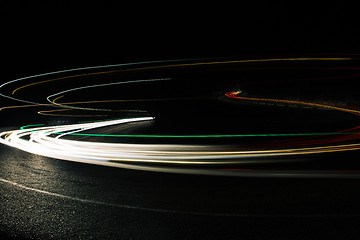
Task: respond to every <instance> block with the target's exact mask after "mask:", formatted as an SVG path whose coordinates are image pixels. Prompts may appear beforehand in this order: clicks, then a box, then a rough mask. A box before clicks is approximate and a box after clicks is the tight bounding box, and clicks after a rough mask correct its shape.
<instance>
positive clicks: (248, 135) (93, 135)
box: [20, 119, 360, 138]
mask: <svg viewBox="0 0 360 240" xmlns="http://www.w3.org/2000/svg"><path fill="white" fill-rule="evenodd" d="M113 120H115V119H113ZM99 121H103V120H99ZM86 122H98V121H86ZM82 123H84V122H82ZM44 125H45V124H32V125H25V126H22V127H20V129H21V130H24V129H25V128H29V127H39V126H44ZM52 134H57V135H60V134H64V133H61V132H57V133H52ZM350 134H360V132H333V133H269V134H207V135H159V134H96V133H68V134H66V135H72V136H88V137H122V138H124V137H131V138H132V137H135V138H239V137H293V136H294V137H296V136H327V135H350Z"/></svg>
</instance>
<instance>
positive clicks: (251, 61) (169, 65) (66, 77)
mask: <svg viewBox="0 0 360 240" xmlns="http://www.w3.org/2000/svg"><path fill="white" fill-rule="evenodd" d="M352 59H353V58H348V57H346V58H339V57H338V58H323V57H322V58H269V59H247V60H231V61H213V62H197V63H179V64H168V65H160V66H150V67H141V68H128V69H118V70H109V71H101V72H92V73H83V74H75V75H71V76H65V77H59V78H54V79H48V80H44V81H39V82H34V83H29V84H26V85H23V86H21V87H18V88H16V89H14V90H13V91H12V93H11V94H12V95H14V94H15V93H16V92H17V91H19V90H20V89H24V88H27V87H30V86H34V85H38V84H42V83H48V82H54V81H59V80H64V79H69V78H75V77H84V76H93V75H100V74H108V73H115V72H127V71H141V70H152V69H161V68H174V67H186V66H201V65H215V64H232V63H253V62H273V61H344V60H352Z"/></svg>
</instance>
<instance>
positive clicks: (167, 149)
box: [0, 117, 360, 173]
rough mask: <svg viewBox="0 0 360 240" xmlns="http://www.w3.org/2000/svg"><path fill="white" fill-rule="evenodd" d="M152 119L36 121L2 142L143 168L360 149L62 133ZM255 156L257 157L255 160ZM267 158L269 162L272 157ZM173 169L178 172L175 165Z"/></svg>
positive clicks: (56, 154)
mask: <svg viewBox="0 0 360 240" xmlns="http://www.w3.org/2000/svg"><path fill="white" fill-rule="evenodd" d="M150 120H153V118H152V117H143V118H130V119H118V120H110V121H102V122H93V123H81V124H71V125H60V126H52V127H36V125H33V126H32V127H31V126H30V127H29V126H27V127H23V128H22V129H20V130H15V131H8V132H3V133H1V134H0V142H1V143H4V144H6V145H9V146H12V147H16V148H18V149H21V150H23V151H26V152H30V153H33V154H38V155H42V156H46V157H52V158H58V159H63V160H69V161H76V162H82V163H92V164H98V165H106V166H112V167H121V168H131V169H134V168H135V169H136V168H140V169H141V168H142V167H139V166H129V164H130V165H131V164H134V163H142V164H153V163H156V164H166V165H167V166H169V165H174V166H179V165H184V164H185V165H187V166H189V165H202V166H204V165H214V164H215V165H229V164H230V165H231V164H239V163H246V162H247V163H249V162H252V161H254V162H256V161H257V159H256V158H259V157H261V158H265V160H266V158H267V157H271V156H290V155H304V154H316V153H324V152H336V151H349V150H356V149H360V143H355V144H342V145H330V146H322V147H307V148H293V149H275V150H255V151H239V150H232V151H231V150H224V148H223V147H224V146H212V145H186V144H127V143H102V142H88V141H79V140H68V139H62V137H64V136H66V135H68V134H75V133H78V132H81V131H85V130H90V129H95V128H100V127H104V126H111V125H118V124H126V123H130V122H140V121H150ZM60 132H62V134H61V135H59V134H57V136H56V137H53V136H52V135H53V134H54V133H60ZM253 158H254V160H252V159H253ZM266 161H269V162H270V161H271V160H266ZM163 167H164V166H160V167H155V166H150V169H152V170H153V171H155V170H156V169H157V168H159V170H160V171H163V170H162V168H163ZM145 168H146V167H145ZM147 168H149V166H147ZM167 168H169V167H167ZM203 170H204V169H198V170H196V169H192V170H191V171H190V172H191V173H196V171H200V172H201V171H203ZM171 171H172V172H176V168H174V169H172V170H171ZM212 171H214V170H212ZM179 172H184V169H179Z"/></svg>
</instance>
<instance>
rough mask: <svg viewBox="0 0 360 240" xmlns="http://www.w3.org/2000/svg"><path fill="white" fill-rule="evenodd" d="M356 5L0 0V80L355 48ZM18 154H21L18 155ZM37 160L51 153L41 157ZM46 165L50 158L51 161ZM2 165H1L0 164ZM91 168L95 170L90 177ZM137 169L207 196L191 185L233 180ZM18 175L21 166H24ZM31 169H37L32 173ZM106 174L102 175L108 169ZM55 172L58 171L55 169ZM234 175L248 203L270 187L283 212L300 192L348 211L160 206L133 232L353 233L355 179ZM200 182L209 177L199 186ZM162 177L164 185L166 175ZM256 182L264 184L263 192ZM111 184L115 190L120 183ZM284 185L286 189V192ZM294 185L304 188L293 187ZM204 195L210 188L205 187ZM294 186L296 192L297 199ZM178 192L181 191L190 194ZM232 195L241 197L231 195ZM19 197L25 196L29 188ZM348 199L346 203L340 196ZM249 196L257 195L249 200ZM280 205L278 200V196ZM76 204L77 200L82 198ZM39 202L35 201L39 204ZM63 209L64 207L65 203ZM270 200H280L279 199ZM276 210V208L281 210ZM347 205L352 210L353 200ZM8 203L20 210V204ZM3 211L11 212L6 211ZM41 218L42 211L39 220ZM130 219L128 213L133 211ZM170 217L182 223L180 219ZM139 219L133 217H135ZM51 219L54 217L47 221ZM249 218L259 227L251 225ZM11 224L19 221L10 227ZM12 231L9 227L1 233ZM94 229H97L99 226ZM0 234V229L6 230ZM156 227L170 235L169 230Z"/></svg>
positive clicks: (299, 236)
mask: <svg viewBox="0 0 360 240" xmlns="http://www.w3.org/2000/svg"><path fill="white" fill-rule="evenodd" d="M356 10H357V8H356V7H355V6H351V5H348V4H347V3H346V2H344V1H337V2H336V3H332V2H326V3H324V4H320V3H317V4H314V3H313V2H300V1H296V2H294V1H284V2H280V1H276V2H275V1H268V2H265V1H248V2H245V1H239V2H231V3H230V2H224V1H222V2H221V3H220V2H217V1H203V2H196V3H195V2H194V1H176V2H174V1H169V2H167V3H154V2H151V1H147V2H145V1H130V2H127V1H117V2H112V1H97V2H94V1H57V0H53V1H12V0H8V1H2V2H1V3H0V21H1V29H0V31H1V32H0V38H1V45H0V49H1V54H0V56H1V59H2V65H1V78H0V82H1V83H2V82H5V81H9V80H13V79H16V78H19V77H25V76H29V75H33V74H38V73H44V72H50V71H56V70H62V69H68V68H76V67H86V66H93V65H104V64H116V63H127V62H138V61H150V60H163V59H179V58H204V57H210V58H212V57H229V58H233V57H241V58H242V57H268V56H271V57H274V56H280V57H281V56H308V55H312V54H314V55H316V54H331V55H336V54H356V53H359V50H360V44H359V40H360V34H359V31H358V22H359V21H358V18H357V15H356ZM0 103H1V106H3V105H7V104H8V103H7V102H6V101H5V100H0ZM0 123H1V122H0ZM5 159H8V160H9V161H15V160H16V161H18V160H17V158H16V159H15V158H14V159H15V160H11V159H12V158H5ZM19 159H23V158H20V157H19ZM23 161H26V159H25V160H23ZM46 161H49V162H51V161H50V160H46ZM20 163H21V162H20ZM4 164H5V163H4ZM55 164H58V163H57V162H55ZM61 164H64V165H65V166H71V167H69V169H72V166H73V165H72V164H71V163H67V162H65V163H63V162H60V163H59V169H60V170H59V171H58V172H59V173H60V174H61V173H62V172H63V169H62V165H61ZM29 165H31V164H29ZM75 165H76V164H75ZM9 166H11V165H9ZM25 166H27V165H25ZM76 166H77V165H76ZM81 167H84V166H81ZM85 168H86V169H89V171H90V172H91V173H92V171H93V172H95V173H96V174H99V175H100V177H98V178H99V179H105V180H104V181H106V179H107V177H108V175H109V174H108V173H109V172H110V173H112V172H113V173H112V174H113V175H116V176H117V177H119V180H118V181H115V183H116V182H120V181H123V175H120V176H118V175H117V174H118V170H114V169H105V168H104V169H103V172H101V171H98V168H96V167H94V166H85ZM82 169H83V168H82ZM56 170H58V168H56ZM3 171H4V172H5V173H6V174H8V171H7V170H6V169H4V170H3ZM119 171H120V170H119ZM73 173H74V175H75V176H78V175H79V176H80V178H81V179H82V175H86V176H87V175H88V174H87V172H86V171H85V172H84V170H83V171H78V169H75V170H74V171H73ZM96 174H95V176H96V177H95V178H96V179H97V175H96ZM131 174H133V173H131ZM131 174H129V176H130V177H129V181H128V182H130V183H132V182H133V181H134V179H133V175H131ZM139 174H140V175H141V176H142V177H143V178H139V180H138V182H135V183H139V184H138V185H141V184H143V182H144V180H143V179H150V180H151V181H155V182H160V183H163V182H164V183H167V181H168V179H169V178H175V180H174V181H173V182H176V183H177V184H179V185H180V186H186V187H184V190H183V191H185V192H187V191H194V192H195V190H192V188H191V187H193V186H194V185H193V182H197V185H195V188H194V189H202V190H201V191H200V192H199V193H196V192H195V193H196V194H197V195H198V196H200V197H204V196H207V195H206V194H205V195H202V194H201V193H202V191H205V192H206V191H207V190H206V189H207V188H206V187H205V188H204V186H210V187H208V188H209V189H211V186H215V187H217V186H218V185H219V186H223V185H226V183H227V182H233V179H230V178H229V179H223V181H222V182H221V181H217V179H215V180H214V179H210V178H200V177H191V178H190V180H189V179H188V178H187V177H185V176H176V175H175V176H166V179H167V180H165V181H164V180H163V179H162V177H163V176H164V175H156V176H153V174H151V173H139ZM142 174H143V175H146V176H143V175H142ZM25 176H27V175H26V174H25ZM39 176H40V177H43V175H42V174H39ZM110 176H112V175H111V174H110ZM125 176H127V175H125ZM50 177H52V176H50ZM55 177H57V175H55V176H54V178H55ZM178 178H179V179H185V180H186V179H187V180H186V181H188V182H185V184H180V183H181V181H180V180H179V179H178ZM59 179H61V178H60V177H59ZM154 179H155V180H154ZM283 180H285V181H283ZM236 181H237V182H236V183H239V184H238V185H237V184H234V185H233V186H234V189H235V190H236V189H237V188H236V186H238V188H240V187H241V186H242V185H241V184H243V185H245V188H246V189H248V190H247V191H248V194H249V196H250V197H248V199H249V202H252V200H251V199H252V196H255V197H254V199H257V201H260V203H261V204H258V205H260V206H267V205H266V204H267V203H268V202H269V201H268V200H267V198H266V196H272V197H273V196H274V195H275V196H278V195H279V196H284V197H283V198H280V200H279V201H275V200H276V199H277V198H274V197H273V198H270V199H273V202H274V205H275V206H278V205H276V204H277V203H278V202H282V201H288V202H287V203H289V204H288V206H293V205H294V202H295V203H296V204H295V205H296V208H292V209H291V211H293V210H294V209H300V210H301V206H302V207H303V208H306V207H307V206H311V203H313V202H311V201H310V203H307V205H306V204H304V203H303V202H304V201H303V198H304V199H307V198H311V199H315V200H316V201H317V203H318V204H315V205H314V208H316V207H317V206H322V205H323V203H322V202H321V200H323V199H325V200H328V201H330V204H328V205H326V204H324V205H323V206H324V208H326V209H327V210H329V209H330V210H332V207H331V206H339V209H340V210H341V209H343V208H342V207H343V206H345V207H344V208H345V209H346V210H348V211H347V212H345V213H346V214H349V213H350V216H345V217H344V216H343V217H337V216H334V217H332V218H330V219H329V218H325V217H324V218H322V217H319V218H317V217H314V218H311V217H308V218H301V217H299V218H296V219H295V220H294V219H292V220H291V221H290V220H289V219H288V218H278V219H275V220H274V219H273V218H271V217H264V218H261V219H260V220H259V219H255V218H241V220H237V221H233V219H230V220H228V221H225V222H224V221H222V219H215V218H206V217H204V218H201V217H198V218H197V217H195V218H188V217H187V216H180V217H178V216H177V215H176V216H175V217H176V219H175V220H174V216H172V215H169V216H166V217H164V219H165V220H163V219H161V221H160V220H158V221H157V220H156V217H155V218H149V222H150V223H151V224H150V225H151V226H150V227H149V229H147V230H146V231H143V229H141V232H139V234H141V233H142V232H144V234H146V233H152V234H153V233H154V234H155V235H151V236H153V238H156V233H157V232H158V228H159V226H160V225H159V224H158V223H162V224H163V223H164V222H166V223H167V224H168V225H169V226H170V227H169V228H168V229H175V230H176V231H177V232H175V233H174V235H176V234H177V235H178V236H180V237H179V238H182V239H186V237H187V236H188V235H187V233H189V236H191V233H192V232H195V235H193V236H198V239H201V238H202V237H203V236H204V235H202V234H203V233H204V232H207V231H205V230H201V229H200V230H196V229H195V228H196V227H197V226H204V229H205V225H206V226H207V225H208V224H209V226H210V227H209V226H207V227H208V229H213V231H210V232H209V233H208V234H207V235H206V236H207V238H210V237H212V235H211V234H213V233H214V232H216V233H217V234H218V235H215V236H213V238H219V239H221V238H222V237H224V238H226V237H228V238H229V239H234V238H235V237H234V235H235V234H236V236H237V234H238V233H239V234H240V233H241V232H242V231H243V232H244V233H245V235H244V236H245V237H246V236H247V237H248V238H254V236H255V237H257V238H259V239H261V238H262V237H263V238H265V239H266V238H270V239H271V238H274V239H275V238H277V237H278V236H279V235H281V232H285V233H284V235H286V237H284V238H283V239H289V236H291V238H293V239H296V238H297V239H310V238H311V236H314V234H315V236H320V238H321V236H322V237H324V238H327V239H328V238H329V237H331V234H332V233H333V232H336V233H338V234H337V235H336V236H337V237H339V238H341V236H344V234H345V236H347V237H349V236H352V237H354V238H356V237H357V235H358V224H357V223H358V217H356V216H354V217H352V216H351V213H352V211H353V209H354V208H353V207H354V206H358V201H357V199H359V197H358V190H357V189H358V181H351V182H350V180H349V181H345V180H341V181H338V180H328V179H323V180H319V181H315V185H314V182H313V179H310V180H305V185H303V183H304V182H303V181H302V180H298V179H296V180H291V181H289V180H288V179H280V180H279V179H272V180H271V179H270V180H268V179H253V180H249V179H237V180H236ZM170 182H171V181H170ZM209 182H210V183H212V184H213V185H209ZM125 183H127V182H125ZM171 183H172V182H171ZM155 185H156V184H155ZM169 186H170V187H172V185H171V184H170V183H169ZM189 186H190V187H189ZM254 186H255V187H254ZM334 186H335V187H334ZM117 187H118V186H117ZM170 187H168V188H167V187H166V188H164V189H169V188H170ZM119 188H120V187H119ZM254 188H258V189H260V190H259V192H260V193H262V194H263V195H261V194H260V195H257V194H258V193H257V192H256V191H253V189H254ZM160 189H162V188H160ZM174 189H176V190H177V189H180V188H179V187H178V188H174ZM204 189H205V190H204ZM263 189H266V191H265V194H264V193H263V192H264V190H263ZM284 189H285V191H284ZM308 189H309V190H308ZM174 191H175V190H174ZM224 191H225V192H231V191H227V190H224ZM272 191H273V192H274V193H273V192H272ZM89 192H90V190H89ZM115 192H116V191H115ZM119 192H120V193H121V191H119ZM268 192H269V193H268ZM284 192H285V193H284ZM288 192H290V193H289V194H288V195H286V193H288ZM303 192H304V193H307V195H306V194H302V193H303ZM116 193H117V192H116ZM166 193H167V192H166ZM27 194H29V195H31V193H22V192H18V191H16V192H15V193H14V196H18V197H12V196H13V195H10V194H9V196H10V197H8V195H6V196H5V195H4V198H6V199H8V198H9V199H11V201H10V200H9V201H8V202H7V203H8V205H10V203H12V202H14V201H15V203H16V204H17V202H19V205H21V201H22V198H23V197H24V196H25V197H26V196H27ZM209 195H210V196H211V194H210V193H209ZM299 195H301V196H303V198H298V196H299ZM174 196H177V195H174ZM186 196H190V194H188V195H186ZM237 196H238V198H239V199H242V196H241V195H237ZM259 196H260V197H259ZM261 196H265V197H261ZM289 196H290V197H289ZM293 196H294V197H293ZM354 196H355V197H354ZM225 197H226V196H225ZM204 198H205V197H204ZM29 199H30V200H29V201H31V199H32V196H30V197H29ZM229 199H231V198H229ZM274 199H275V200H274ZM40 200H41V201H39V204H44V205H46V206H47V204H48V203H49V201H48V199H47V198H46V197H44V200H42V199H40ZM295 200H296V201H295ZM349 200H350V204H349V205H347V204H348V202H347V201H349ZM331 201H332V202H331ZM343 203H344V204H343ZM16 204H14V209H17V208H16V206H17V205H16ZM256 204H257V202H255V204H254V205H256ZM79 205H81V204H79ZM284 205H285V206H286V204H284ZM4 206H7V205H4ZM58 206H59V208H58V209H55V210H54V209H53V207H52V208H50V207H49V209H51V211H53V212H59V215H61V213H62V211H63V206H65V205H64V204H59V205H58ZM269 206H271V204H269ZM299 206H300V208H299ZM77 207H78V206H77V205H74V206H73V208H74V209H77ZM80 207H82V208H86V206H80ZM89 208H90V207H89ZM4 209H5V207H4ZM10 209H11V208H10ZM39 209H42V208H41V206H40V207H39ZM69 209H70V210H72V208H71V207H69ZM270 209H271V208H270ZM274 209H275V210H276V209H278V208H274ZM279 209H282V208H281V207H279ZM70 210H69V212H70ZM286 210H287V209H285V210H284V211H285V212H286ZM300 210H299V211H300ZM335 210H337V209H335ZM355 210H356V211H357V212H358V207H356V208H355ZM18 211H19V212H20V211H21V209H20V210H18ZM87 211H89V210H88V209H85V210H83V212H87ZM93 211H94V212H95V215H94V216H97V215H96V214H97V213H99V214H100V212H99V211H97V210H96V209H95V210H93ZM24 212H25V213H27V212H29V211H24ZM80 212H81V211H80ZM90 212H91V211H90ZM335 212H336V211H335ZM7 213H9V214H12V212H9V211H8V212H7ZM116 213H117V212H116ZM63 214H64V215H66V214H65V213H63ZM121 214H123V213H121ZM121 214H118V215H119V216H120V215H121ZM141 214H142V213H140V214H138V215H135V216H136V220H137V219H140V220H137V221H140V223H141V224H142V223H143V222H145V221H146V219H145V218H144V217H143V215H141ZM28 215H29V216H30V217H29V219H32V217H33V216H32V215H31V212H29V213H28ZM78 215H79V218H74V219H75V220H71V218H72V217H71V215H69V216H68V218H69V222H71V221H73V222H75V223H77V220H78V219H82V218H83V215H81V214H80V213H79V214H78ZM115 215H116V214H114V216H115ZM116 216H117V215H116ZM121 216H123V215H121ZM5 218H6V217H4V219H5ZM132 218H134V219H135V217H133V216H130V217H129V219H132ZM39 219H41V218H39ZM168 219H169V220H168ZM344 219H345V220H346V221H345V220H344ZM70 220H71V221H70ZM105 220H107V221H109V222H110V223H113V224H114V225H116V224H115V223H116V221H117V220H118V219H115V220H116V221H113V220H114V218H109V219H105ZM51 221H52V220H51ZM51 221H50V220H49V222H51ZM54 221H55V220H54ZM92 221H94V222H91V224H90V226H96V225H98V222H97V219H95V217H93V219H92ZM24 222H25V221H24ZM55 222H56V221H55ZM79 222H80V221H79ZM84 222H86V221H84ZM89 222H90V221H89ZM100 222H104V221H100ZM134 222H136V221H135V220H134ZM131 223H132V221H130V222H129V223H128V224H127V225H125V228H126V229H130V230H127V231H129V232H131V231H132V230H131V229H132V227H133V226H131ZM178 223H182V224H184V225H183V226H181V225H178ZM185 223H188V224H185ZM141 224H139V226H142V225H141ZM40 225H41V226H43V225H45V224H40ZM110 225H111V224H110ZM227 225H228V226H227ZM49 226H53V225H49ZM54 226H57V225H56V224H54ZM188 226H192V227H193V228H194V229H195V230H194V229H192V228H188ZM238 226H245V227H244V229H243V230H237V231H234V230H233V229H235V228H237V227H238ZM259 226H260V228H259V229H260V230H258V227H259ZM289 226H290V227H289ZM19 228H23V227H22V226H20V227H19ZM139 229H140V228H139ZM163 229H167V228H163ZM224 229H225V231H224ZM239 229H240V228H239ZM264 229H265V230H264ZM15 230H16V228H15ZM15 230H13V229H10V230H9V232H11V231H15ZM35 230H36V229H35ZM35 230H34V231H35ZM57 230H58V229H57ZM60 230H61V229H60ZM60 230H59V231H60ZM226 230H227V231H226ZM329 230H331V231H329ZM2 231H4V230H2ZM74 231H75V230H74ZM94 231H95V230H94ZM104 231H105V232H106V228H105V230H104ZM168 231H170V230H168ZM197 231H198V232H197ZM79 232H81V229H80V230H79ZM109 232H110V231H109ZM224 232H225V233H224ZM31 233H32V232H31V231H30V233H29V235H30V236H32V235H31ZM196 233H198V234H196ZM4 234H5V236H6V234H7V233H6V231H5V233H4ZM59 234H60V233H59ZM246 234H247V235H246ZM160 235H161V236H173V235H171V234H169V235H167V234H160ZM69 236H70V235H69ZM95 236H96V235H95ZM132 236H134V235H132ZM135 236H136V235H135ZM140 236H142V235H140ZM183 236H184V237H183ZM0 237H1V234H0ZM302 237H303V238H302ZM128 238H130V237H128ZM189 238H191V237H189ZM278 239H279V238H278ZM318 239H319V238H318Z"/></svg>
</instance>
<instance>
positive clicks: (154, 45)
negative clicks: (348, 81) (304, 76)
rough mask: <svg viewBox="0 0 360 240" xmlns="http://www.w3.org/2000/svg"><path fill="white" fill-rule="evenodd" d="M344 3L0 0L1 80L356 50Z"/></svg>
mask: <svg viewBox="0 0 360 240" xmlns="http://www.w3.org/2000/svg"><path fill="white" fill-rule="evenodd" d="M355 11H356V7H355V6H351V5H349V4H347V3H346V2H344V1H337V2H334V3H332V2H326V3H324V4H320V3H318V4H314V3H313V2H306V1H305V2H303V1H301V2H300V1H296V2H294V1H290V2H289V1H284V2H282V1H240V2H224V1H222V2H218V1H214V2H209V1H197V2H196V3H195V2H194V1H181V2H180V1H179V2H172V1H171V2H166V3H165V2H159V3H154V2H148V1H96V2H95V1H10V0H8V1H2V3H1V5H0V16H1V26H2V27H1V42H2V44H1V58H2V60H3V61H2V63H3V64H2V75H3V76H2V80H0V81H1V82H3V81H4V80H11V79H14V78H17V77H22V76H27V75H31V74H36V73H41V72H47V71H52V70H61V69H66V68H73V67H80V66H89V65H101V64H113V63H120V62H133V61H143V60H160V59H178V58H196V57H264V56H281V55H287V54H309V53H357V52H359V39H360V36H359V31H358V19H357V17H356V14H355V13H356V12H355Z"/></svg>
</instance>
